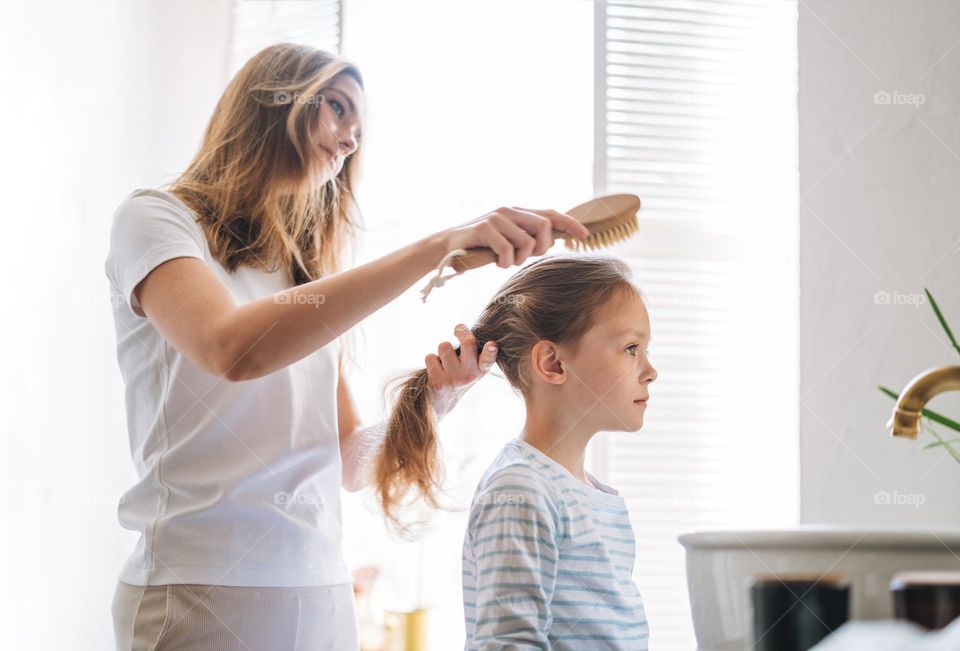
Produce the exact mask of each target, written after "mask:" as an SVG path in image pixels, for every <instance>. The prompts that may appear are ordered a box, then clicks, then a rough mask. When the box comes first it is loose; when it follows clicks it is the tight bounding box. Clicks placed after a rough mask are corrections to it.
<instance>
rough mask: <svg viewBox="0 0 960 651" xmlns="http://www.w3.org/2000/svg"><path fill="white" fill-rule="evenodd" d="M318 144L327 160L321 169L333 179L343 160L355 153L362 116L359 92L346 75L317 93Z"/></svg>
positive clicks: (354, 82)
mask: <svg viewBox="0 0 960 651" xmlns="http://www.w3.org/2000/svg"><path fill="white" fill-rule="evenodd" d="M321 93H322V95H323V102H322V103H321V104H320V117H319V120H320V128H319V136H318V137H319V142H317V146H318V147H320V149H321V150H323V151H322V152H321V155H323V156H325V157H326V159H327V164H326V165H325V166H324V169H325V171H326V173H327V174H329V178H331V179H332V178H334V177H335V176H336V175H337V174H339V173H340V170H342V169H343V163H344V160H345V159H346V158H347V156H349V155H350V154H352V153H353V152H355V151H356V150H357V147H358V146H359V143H360V136H361V121H362V118H363V115H364V113H363V112H364V103H363V101H364V97H363V89H362V88H361V87H360V84H358V83H357V80H356V79H354V78H353V77H351V76H350V75H349V74H346V73H340V74H339V75H337V76H336V77H334V78H333V80H332V81H331V82H330V83H329V84H327V86H326V87H325V88H324V89H323V90H322V91H321Z"/></svg>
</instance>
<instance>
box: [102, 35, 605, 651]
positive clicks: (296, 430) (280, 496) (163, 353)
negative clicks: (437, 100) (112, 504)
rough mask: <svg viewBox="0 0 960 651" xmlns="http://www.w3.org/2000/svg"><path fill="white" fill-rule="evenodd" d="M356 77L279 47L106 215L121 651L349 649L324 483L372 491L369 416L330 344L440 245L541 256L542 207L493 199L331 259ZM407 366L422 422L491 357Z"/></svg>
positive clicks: (554, 223)
mask: <svg viewBox="0 0 960 651" xmlns="http://www.w3.org/2000/svg"><path fill="white" fill-rule="evenodd" d="M363 115H364V96H363V81H362V77H361V75H360V72H359V71H358V69H357V68H356V66H354V65H352V64H351V63H349V62H348V61H345V60H344V59H342V58H340V57H337V56H334V55H332V54H328V53H326V52H322V51H319V50H316V49H313V48H309V47H305V46H300V45H292V44H279V45H274V46H271V47H268V48H266V49H264V50H263V51H261V52H260V53H258V54H257V55H256V56H254V57H253V58H252V59H251V60H250V61H248V62H247V63H246V65H244V67H243V68H242V69H241V70H240V71H239V72H238V73H237V75H236V76H235V77H234V78H233V79H232V80H231V82H230V83H229V85H228V86H227V88H226V90H225V91H224V93H223V96H222V97H221V99H220V101H219V102H218V104H217V106H216V108H215V110H214V112H213V115H212V117H211V119H210V123H209V125H208V127H207V130H206V133H205V136H204V140H203V143H202V145H201V147H200V150H199V152H198V153H197V155H196V157H195V158H194V160H193V161H192V162H191V164H190V165H189V167H188V168H187V169H186V171H185V172H184V173H183V174H182V175H180V177H179V178H177V179H176V180H174V181H173V182H172V183H171V184H170V185H169V186H168V187H167V189H166V190H137V191H135V192H133V193H132V194H131V195H130V196H129V197H127V198H126V199H125V200H124V202H123V203H122V204H121V205H120V207H119V208H118V209H117V211H116V213H115V215H114V218H113V226H112V230H111V241H110V251H109V254H108V256H107V260H106V264H105V270H106V273H107V276H108V278H109V279H110V282H111V292H112V305H113V313H114V321H115V325H116V331H117V357H118V361H119V366H120V370H121V374H122V376H123V379H124V382H125V387H126V388H125V400H126V409H127V421H128V430H129V436H130V446H131V453H132V456H133V460H134V464H135V465H136V468H137V471H138V475H139V480H138V481H137V482H136V484H135V485H134V486H133V487H132V488H130V489H129V490H128V491H127V492H126V493H125V494H124V496H123V498H122V499H121V502H120V506H119V517H120V521H121V524H122V525H123V526H124V527H126V528H128V529H132V530H134V531H138V532H140V539H139V541H138V543H137V546H136V548H135V549H134V551H133V553H132V554H131V556H130V557H129V558H128V560H127V562H126V564H125V565H124V567H123V569H122V571H121V573H120V577H119V581H118V584H117V589H116V593H115V597H114V602H113V617H114V627H115V633H116V637H117V648H118V649H131V648H135V649H170V648H176V649H205V650H208V651H209V650H216V649H336V650H337V651H348V650H351V649H357V647H358V644H357V638H356V631H355V623H354V614H353V612H354V611H353V595H352V584H351V577H350V573H349V572H348V569H347V566H346V564H345V563H344V560H343V555H342V551H341V529H342V525H341V512H340V497H339V496H340V487H341V485H342V486H343V487H345V488H346V489H347V490H359V489H360V488H363V487H364V486H365V485H367V484H368V483H369V477H370V472H369V471H370V466H371V461H372V459H373V458H374V454H373V452H375V451H376V450H377V449H379V446H380V442H381V441H382V438H383V431H384V426H383V425H382V424H377V425H372V426H367V427H364V426H361V425H360V424H359V422H358V419H357V415H356V410H355V409H354V407H353V401H352V399H351V395H350V390H349V388H348V385H347V383H346V381H345V378H344V377H343V364H342V363H341V362H342V359H341V358H342V356H341V354H340V353H341V351H340V343H339V338H340V337H341V335H343V334H344V333H346V332H347V331H348V330H350V329H351V328H352V327H353V326H355V325H356V324H358V323H359V322H360V321H362V320H363V319H364V318H365V317H367V316H369V315H370V314H372V313H373V312H375V311H376V310H377V309H379V308H380V307H382V306H384V305H385V304H387V303H388V302H390V301H391V300H393V299H394V298H396V297H397V296H399V295H400V294H401V293H403V292H404V291H405V290H406V289H408V288H409V287H410V286H411V285H412V284H413V283H415V282H417V281H418V280H419V279H421V278H422V277H423V276H424V275H425V274H426V273H428V272H429V271H430V270H432V269H433V268H435V267H436V266H437V265H438V263H439V262H440V261H441V260H442V259H443V258H444V257H445V255H446V254H447V253H448V252H449V251H452V250H454V249H458V248H468V247H475V246H486V247H489V248H491V249H493V250H494V251H495V252H496V254H497V264H498V266H500V267H501V268H508V267H510V266H512V265H515V264H517V265H519V264H521V263H523V261H524V260H526V259H527V258H528V257H529V256H531V255H542V254H543V253H545V252H546V251H547V249H548V248H549V247H550V246H551V245H552V244H553V236H552V229H554V228H556V229H559V230H563V231H568V232H570V233H571V234H572V235H574V236H577V237H586V236H587V235H588V232H587V231H586V228H584V227H583V226H582V225H581V224H579V223H577V222H576V221H575V220H573V219H572V218H571V217H570V216H568V215H564V214H562V213H558V212H556V211H553V210H528V209H521V208H500V209H497V210H495V211H493V212H490V213H488V214H486V215H484V216H482V217H480V218H478V219H475V220H473V221H471V222H468V223H466V224H464V225H462V226H457V227H453V228H449V229H445V230H443V231H440V232H438V233H435V234H432V235H430V236H428V237H425V238H423V239H420V240H417V241H416V242H414V243H412V244H408V245H406V246H404V247H402V248H400V249H398V250H396V251H394V252H393V253H390V254H389V255H386V256H384V257H382V258H380V259H377V260H374V261H372V262H369V263H367V264H364V265H361V266H359V267H355V268H352V269H348V270H343V271H341V260H342V257H343V255H344V252H345V251H346V250H347V249H348V246H349V245H350V244H351V243H352V242H353V237H354V234H355V230H356V228H357V227H358V225H359V223H358V219H357V217H356V212H355V207H356V203H355V201H354V193H353V185H354V180H355V179H356V177H357V172H358V168H359V164H360V161H359V152H360V138H361V130H362V122H363V119H362V118H363ZM455 334H456V336H457V338H458V339H459V341H460V348H461V352H460V353H459V355H458V354H457V353H456V352H455V350H454V348H453V346H451V345H450V344H449V343H447V342H443V343H441V344H440V345H439V346H438V349H437V354H436V355H433V354H429V355H427V356H426V358H425V362H426V366H427V368H428V369H429V382H428V387H429V394H430V398H431V404H432V405H433V408H434V411H435V412H436V416H437V418H442V416H443V415H444V414H445V413H446V412H447V411H448V410H449V409H450V408H451V407H452V406H453V405H454V404H455V403H456V401H457V399H458V397H459V395H461V394H462V392H463V391H464V390H465V389H466V388H467V387H468V386H469V385H471V384H472V383H473V382H475V381H476V380H477V379H478V378H479V377H480V376H481V375H482V374H483V373H484V372H485V371H486V370H487V369H488V368H489V367H490V366H491V365H492V363H493V360H494V359H495V357H496V353H495V352H494V351H491V350H487V349H485V350H484V351H483V353H482V354H479V355H478V350H477V345H476V340H475V338H473V336H472V335H471V334H470V333H469V331H468V330H467V329H466V328H465V327H458V329H457V330H456V331H455Z"/></svg>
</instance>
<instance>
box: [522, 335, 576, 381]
mask: <svg viewBox="0 0 960 651" xmlns="http://www.w3.org/2000/svg"><path fill="white" fill-rule="evenodd" d="M530 363H531V365H532V366H533V372H534V374H535V376H536V377H539V378H540V379H541V380H543V381H544V382H548V383H550V384H563V383H564V382H565V381H566V379H567V374H566V371H565V370H564V368H563V362H561V361H560V351H559V350H558V349H557V345H556V344H555V343H553V342H552V341H549V340H547V339H542V340H540V341H538V342H537V343H535V344H534V345H533V349H532V350H531V351H530Z"/></svg>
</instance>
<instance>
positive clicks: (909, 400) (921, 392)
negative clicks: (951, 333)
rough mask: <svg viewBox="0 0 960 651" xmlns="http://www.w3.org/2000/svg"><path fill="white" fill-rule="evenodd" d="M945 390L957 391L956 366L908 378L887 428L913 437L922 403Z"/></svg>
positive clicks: (959, 369) (958, 370)
mask: <svg viewBox="0 0 960 651" xmlns="http://www.w3.org/2000/svg"><path fill="white" fill-rule="evenodd" d="M946 391H960V366H941V367H938V368H931V369H927V370H926V371H924V372H923V373H920V374H919V375H918V376H916V377H915V378H913V379H912V380H910V382H909V383H908V384H907V386H905V387H904V388H903V391H901V392H900V397H899V398H897V404H896V406H895V407H894V408H893V414H892V415H891V416H890V420H888V421H887V427H889V428H891V429H890V433H891V434H893V435H894V436H905V437H907V438H911V439H915V438H917V435H918V434H919V433H920V416H921V413H922V411H923V406H924V405H926V404H927V403H928V402H930V400H931V399H932V398H933V397H934V396H936V395H938V394H940V393H944V392H946Z"/></svg>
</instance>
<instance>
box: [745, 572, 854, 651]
mask: <svg viewBox="0 0 960 651" xmlns="http://www.w3.org/2000/svg"><path fill="white" fill-rule="evenodd" d="M750 596H751V599H752V601H753V640H754V646H753V649H754V651H807V650H808V649H810V648H811V647H813V646H815V645H816V644H817V643H818V642H820V640H822V639H823V638H825V637H827V636H828V635H830V633H832V632H833V631H835V630H836V629H838V628H840V626H842V625H843V624H844V623H845V622H846V621H847V619H848V618H849V613H850V586H849V584H848V583H847V580H846V578H845V577H838V576H815V575H801V576H798V575H788V576H756V577H754V579H753V582H752V584H751V585H750Z"/></svg>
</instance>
